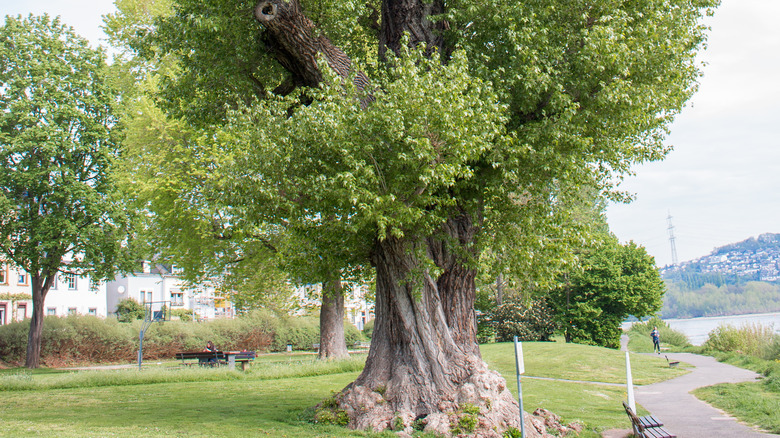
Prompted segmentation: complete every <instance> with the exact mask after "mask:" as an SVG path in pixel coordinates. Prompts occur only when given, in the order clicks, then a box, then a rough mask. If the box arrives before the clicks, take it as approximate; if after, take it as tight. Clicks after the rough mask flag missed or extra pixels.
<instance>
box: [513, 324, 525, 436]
mask: <svg viewBox="0 0 780 438" xmlns="http://www.w3.org/2000/svg"><path fill="white" fill-rule="evenodd" d="M515 368H517V403H518V404H519V405H520V436H521V437H522V438H525V418H523V416H524V414H523V386H522V384H521V383H520V375H521V374H523V373H524V372H525V364H524V363H523V344H521V343H520V342H517V336H515Z"/></svg>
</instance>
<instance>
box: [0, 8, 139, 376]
mask: <svg viewBox="0 0 780 438" xmlns="http://www.w3.org/2000/svg"><path fill="white" fill-rule="evenodd" d="M116 96H117V95H116V93H115V92H114V91H113V90H112V88H111V87H109V86H108V85H107V83H106V65H105V57H104V55H103V53H102V51H100V50H94V49H91V48H90V47H89V45H88V44H87V41H86V40H85V39H83V38H81V37H79V36H77V35H76V34H75V33H74V32H73V30H72V28H70V27H67V26H65V25H63V24H62V23H61V22H60V20H59V19H58V18H55V19H53V20H52V19H50V18H49V17H48V16H46V15H44V16H41V17H35V16H32V15H31V16H29V17H27V18H21V17H16V18H14V17H6V20H5V24H4V25H3V26H2V27H1V28H0V166H1V167H2V171H0V251H1V252H0V257H3V258H6V259H8V260H11V261H12V262H13V263H14V264H15V265H16V266H18V267H19V268H21V269H24V270H25V271H27V272H28V273H29V274H30V285H31V287H32V301H33V309H32V318H31V320H30V334H29V339H28V343H27V359H26V362H25V365H26V366H27V367H29V368H37V367H38V366H39V365H40V350H41V333H42V329H43V317H44V300H45V299H46V295H47V293H48V292H49V289H50V288H51V287H52V285H53V284H54V281H55V280H56V278H57V277H56V275H57V273H59V272H67V273H73V274H77V275H90V277H91V279H92V281H94V282H98V281H100V280H102V279H108V278H113V273H114V269H115V267H116V265H117V263H118V262H119V261H120V260H123V258H122V257H121V255H122V253H123V252H124V251H123V247H122V244H123V243H126V239H127V236H128V228H127V223H128V221H127V219H126V215H125V213H124V210H123V208H122V206H121V204H119V203H118V202H116V198H115V197H114V185H113V181H112V179H111V177H110V175H109V170H110V168H111V165H112V163H113V162H114V160H115V159H116V157H117V155H118V153H119V145H118V144H117V142H116V134H115V133H114V131H113V129H112V128H113V127H114V125H115V123H116V119H115V117H114V113H113V106H114V105H115V103H116Z"/></svg>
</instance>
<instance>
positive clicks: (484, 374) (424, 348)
mask: <svg viewBox="0 0 780 438" xmlns="http://www.w3.org/2000/svg"><path fill="white" fill-rule="evenodd" d="M477 229H478V227H477V225H476V224H474V223H473V222H472V219H471V217H470V215H469V214H467V213H465V212H461V213H460V214H458V215H454V216H453V217H452V218H451V219H450V220H449V221H448V222H447V223H446V224H445V225H444V226H443V229H442V233H443V237H428V238H425V239H419V240H414V239H411V238H403V239H398V238H392V237H391V238H388V239H386V240H384V241H378V242H377V243H376V246H375V249H374V254H373V262H374V264H375V266H376V271H377V301H376V306H375V308H376V320H375V326H374V334H373V336H372V342H371V349H370V350H369V355H368V359H367V361H366V366H365V368H364V370H363V372H362V374H361V375H360V376H359V377H358V378H357V380H355V382H353V383H352V384H350V385H349V386H348V387H347V388H345V390H344V391H343V392H342V394H340V396H339V403H340V406H341V408H342V409H343V410H345V411H346V412H347V413H348V414H349V417H350V426H351V427H354V428H360V429H372V430H383V429H387V428H393V429H394V430H398V429H404V430H406V432H407V433H411V432H412V430H413V429H414V428H417V429H422V430H425V431H426V432H433V433H438V434H442V435H445V436H449V435H450V433H451V429H452V428H453V427H454V426H456V425H457V423H458V419H459V418H461V417H462V416H464V415H468V413H467V412H468V410H469V409H471V408H472V407H476V408H478V409H479V414H478V415H477V418H478V423H477V424H476V426H475V429H474V430H473V431H472V432H473V433H475V434H476V436H500V433H501V432H503V431H505V430H507V429H509V428H512V427H514V428H519V427H520V426H519V424H520V423H519V419H518V408H517V403H516V402H515V400H514V398H513V396H512V395H511V393H510V392H509V391H508V390H507V387H506V381H505V380H504V378H503V377H501V375H499V374H498V373H496V372H493V371H489V370H488V368H487V365H486V364H485V362H484V361H483V360H482V358H481V355H480V352H479V345H478V344H477V339H476V328H477V327H476V315H475V312H474V299H475V297H476V292H475V290H476V289H475V282H474V280H475V274H476V272H475V270H474V268H473V267H471V266H470V265H469V264H468V263H467V261H466V258H467V256H468V254H467V253H468V251H469V249H468V248H470V247H471V246H472V245H471V244H472V243H473V242H474V237H475V234H476V231H477ZM464 251H465V252H464ZM420 254H424V255H423V256H422V257H427V258H428V259H430V261H432V262H433V263H435V265H436V266H437V268H439V270H440V272H441V274H440V275H439V276H438V278H433V277H432V276H431V275H430V274H429V273H428V272H426V270H425V268H424V265H423V263H422V260H421V258H420Z"/></svg>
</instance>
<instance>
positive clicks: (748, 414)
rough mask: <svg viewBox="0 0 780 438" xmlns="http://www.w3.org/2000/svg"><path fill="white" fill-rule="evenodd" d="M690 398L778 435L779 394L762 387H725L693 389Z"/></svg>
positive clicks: (747, 384)
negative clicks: (699, 400)
mask: <svg viewBox="0 0 780 438" xmlns="http://www.w3.org/2000/svg"><path fill="white" fill-rule="evenodd" d="M693 394H694V395H695V396H696V397H698V398H699V399H701V400H704V401H706V402H707V403H709V404H711V405H713V406H715V407H716V408H718V409H723V410H724V411H726V412H728V413H730V414H731V415H733V416H735V417H737V418H739V419H740V420H741V421H743V422H745V423H748V424H752V425H754V426H757V427H759V428H761V429H763V430H766V431H768V432H771V433H780V393H778V392H774V391H770V390H769V388H768V387H767V385H764V384H763V383H759V382H746V383H736V384H728V383H725V384H720V385H714V386H708V387H706V388H699V389H696V390H694V391H693Z"/></svg>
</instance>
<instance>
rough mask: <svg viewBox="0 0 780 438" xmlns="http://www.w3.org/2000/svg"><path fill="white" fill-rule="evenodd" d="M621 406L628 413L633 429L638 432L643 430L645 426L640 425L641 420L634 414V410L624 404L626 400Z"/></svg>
mask: <svg viewBox="0 0 780 438" xmlns="http://www.w3.org/2000/svg"><path fill="white" fill-rule="evenodd" d="M623 408H625V410H626V414H628V418H630V419H631V423H632V424H633V426H634V430H636V431H637V432H639V433H642V432H644V430H645V427H644V426H643V425H642V422H641V421H639V417H637V416H636V414H635V413H634V410H633V409H631V406H629V405H628V404H626V402H623Z"/></svg>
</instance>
